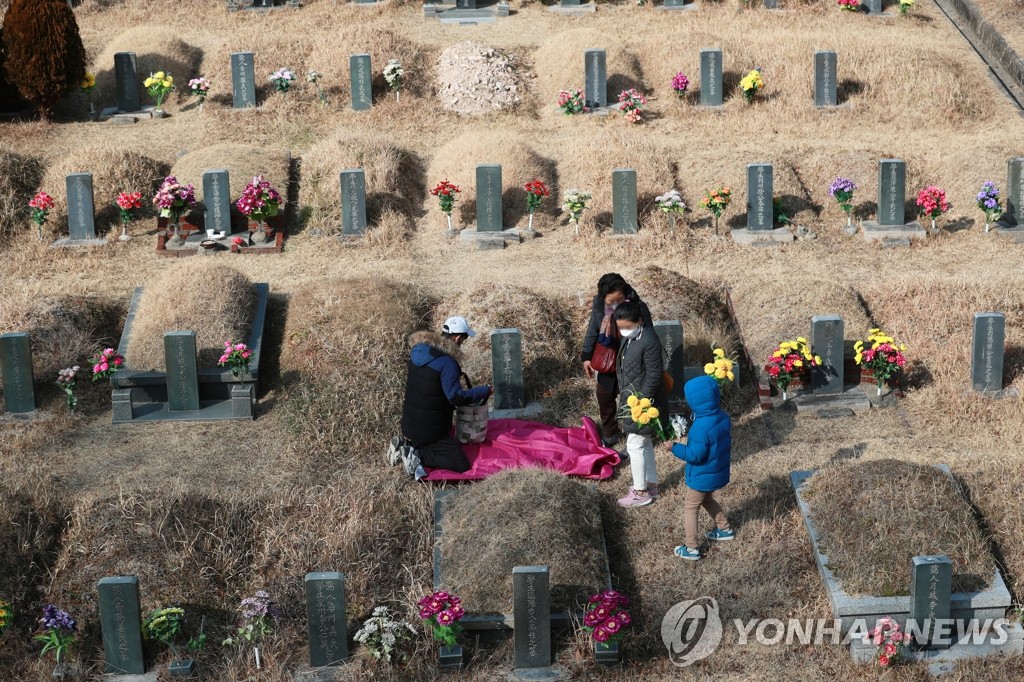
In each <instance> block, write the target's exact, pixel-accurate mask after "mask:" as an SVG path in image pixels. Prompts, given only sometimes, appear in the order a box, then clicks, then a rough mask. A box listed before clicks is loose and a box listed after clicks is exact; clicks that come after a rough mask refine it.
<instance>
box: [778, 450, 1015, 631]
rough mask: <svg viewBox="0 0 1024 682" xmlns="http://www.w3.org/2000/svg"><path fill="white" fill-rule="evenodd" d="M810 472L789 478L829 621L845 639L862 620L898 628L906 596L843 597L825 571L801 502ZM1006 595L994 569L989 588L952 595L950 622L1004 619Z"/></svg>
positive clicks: (907, 614) (806, 509)
mask: <svg viewBox="0 0 1024 682" xmlns="http://www.w3.org/2000/svg"><path fill="white" fill-rule="evenodd" d="M936 466H937V467H938V468H939V469H941V470H942V471H944V472H945V473H946V474H947V475H950V476H951V474H950V472H949V467H948V466H946V465H945V464H938V465H936ZM813 473H814V472H813V471H794V472H792V473H791V474H790V475H789V478H790V481H791V483H792V484H793V490H794V491H795V493H796V500H797V505H798V507H799V509H800V515H801V516H803V519H804V525H805V526H806V527H807V534H808V535H809V536H810V538H811V549H812V551H813V552H814V561H815V563H816V564H817V566H818V573H820V574H821V580H822V582H823V583H824V585H825V591H826V592H827V593H828V600H829V603H830V604H831V606H832V617H833V618H835V619H837V620H840V621H842V627H841V629H842V631H843V634H844V635H845V634H846V633H847V632H848V631H849V630H850V628H852V627H853V625H854V623H855V621H857V620H858V619H864V620H865V621H867V627H869V628H871V627H874V625H875V621H876V620H878V619H879V618H883V617H885V616H892V617H893V618H894V619H895V620H896V621H897V622H899V623H900V625H901V626H902V625H903V624H904V623H905V622H906V621H907V619H908V618H909V617H910V596H909V595H908V596H901V597H872V596H866V597H864V596H852V595H849V594H847V593H846V592H845V591H844V590H843V588H842V585H840V583H839V581H838V580H837V579H836V577H835V575H833V573H832V571H831V570H830V569H829V567H828V557H827V556H825V555H823V554H822V553H821V547H820V546H819V543H820V537H819V535H818V529H817V528H816V527H815V525H814V521H813V520H812V519H811V510H810V507H809V506H808V504H807V500H806V499H804V495H803V486H804V485H805V484H806V482H807V479H808V478H810V477H811V474H813ZM856 514H857V510H855V509H852V510H850V519H851V523H852V522H853V520H854V519H855V518H856ZM1011 603H1012V600H1011V598H1010V592H1009V590H1007V589H1006V583H1005V582H1004V581H1003V576H1002V573H1000V571H999V568H998V567H996V572H995V576H994V577H993V579H992V587H990V588H989V589H987V590H985V591H984V592H954V593H953V594H952V597H951V603H950V616H949V617H950V618H952V619H954V620H955V619H963V620H970V619H972V618H978V619H980V620H985V619H987V618H991V619H993V620H994V619H997V618H1004V617H1005V615H1006V610H1007V609H1008V608H1009V607H1010V606H1011Z"/></svg>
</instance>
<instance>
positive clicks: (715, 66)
mask: <svg viewBox="0 0 1024 682" xmlns="http://www.w3.org/2000/svg"><path fill="white" fill-rule="evenodd" d="M700 103H701V104H702V105H704V106H708V107H720V106H722V51H721V50H720V49H706V50H701V51H700Z"/></svg>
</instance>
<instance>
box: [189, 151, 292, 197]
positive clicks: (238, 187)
mask: <svg viewBox="0 0 1024 682" xmlns="http://www.w3.org/2000/svg"><path fill="white" fill-rule="evenodd" d="M221 168H224V169H227V171H228V180H229V182H230V184H231V203H232V205H234V202H235V201H237V200H238V197H240V196H241V195H242V190H243V189H244V188H245V184H246V183H247V182H249V181H250V180H252V178H253V176H255V175H260V174H262V175H263V176H264V177H265V178H266V179H267V180H269V181H270V184H272V185H273V186H274V187H275V188H276V189H277V191H279V192H280V193H281V194H282V195H283V196H284V197H285V200H286V201H287V198H288V181H289V178H290V177H291V154H290V153H289V152H288V150H286V149H280V148H278V147H254V146H252V145H246V144H230V143H228V144H215V145H210V146H209V147H200V148H198V149H196V150H195V151H190V152H189V153H187V154H185V155H184V156H182V157H181V158H180V159H178V160H177V161H175V162H174V166H173V167H172V168H171V174H172V175H174V176H176V177H177V178H178V180H180V181H181V182H186V183H188V182H190V183H192V184H193V185H195V188H196V201H197V202H199V201H202V199H203V172H204V171H207V170H215V169H221ZM286 205H287V204H286Z"/></svg>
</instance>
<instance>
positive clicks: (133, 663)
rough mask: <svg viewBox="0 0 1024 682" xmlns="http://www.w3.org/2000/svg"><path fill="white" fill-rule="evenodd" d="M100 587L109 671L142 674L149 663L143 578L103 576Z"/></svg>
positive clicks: (101, 625) (104, 655) (105, 652)
mask: <svg viewBox="0 0 1024 682" xmlns="http://www.w3.org/2000/svg"><path fill="white" fill-rule="evenodd" d="M97 589H98V590H99V595H100V627H101V630H102V635H103V658H104V660H105V661H106V664H107V669H106V672H108V673H115V674H121V675H141V674H142V673H144V672H146V664H145V663H144V662H143V659H142V614H141V612H140V610H139V579H138V578H137V577H136V576H134V575H130V576H118V577H116V578H101V579H100V582H99V585H98V586H97Z"/></svg>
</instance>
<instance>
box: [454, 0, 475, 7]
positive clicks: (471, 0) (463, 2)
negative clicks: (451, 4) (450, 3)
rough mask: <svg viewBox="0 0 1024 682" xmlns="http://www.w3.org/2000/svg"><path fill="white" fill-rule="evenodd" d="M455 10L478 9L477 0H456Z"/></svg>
mask: <svg viewBox="0 0 1024 682" xmlns="http://www.w3.org/2000/svg"><path fill="white" fill-rule="evenodd" d="M455 9H476V0H455Z"/></svg>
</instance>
